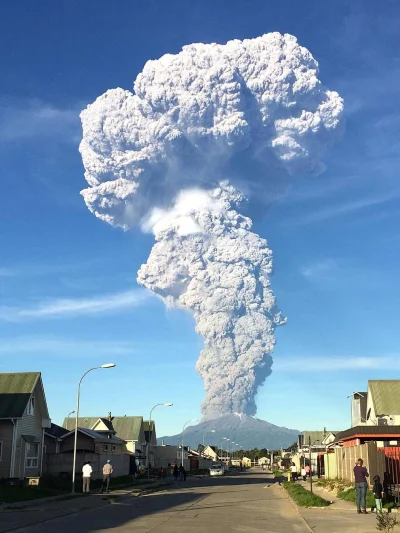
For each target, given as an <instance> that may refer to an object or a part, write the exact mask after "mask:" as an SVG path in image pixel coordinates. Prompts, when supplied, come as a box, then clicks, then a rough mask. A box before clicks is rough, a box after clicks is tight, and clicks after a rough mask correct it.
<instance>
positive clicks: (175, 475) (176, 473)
mask: <svg viewBox="0 0 400 533" xmlns="http://www.w3.org/2000/svg"><path fill="white" fill-rule="evenodd" d="M178 476H179V469H178V465H175V466H174V479H175V481H178Z"/></svg>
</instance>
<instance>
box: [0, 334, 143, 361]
mask: <svg viewBox="0 0 400 533" xmlns="http://www.w3.org/2000/svg"><path fill="white" fill-rule="evenodd" d="M133 353H135V348H134V346H133V345H132V343H130V342H128V341H121V340H118V339H116V340H112V341H111V340H101V341H99V340H98V339H93V340H88V339H79V338H76V339H74V338H63V337H35V336H34V337H30V336H28V337H12V338H3V339H2V342H1V344H0V355H9V356H10V355H13V354H18V355H35V356H45V357H48V356H54V357H74V356H77V357H81V356H82V355H84V356H85V357H90V356H92V355H93V356H102V355H104V356H106V355H131V354H133Z"/></svg>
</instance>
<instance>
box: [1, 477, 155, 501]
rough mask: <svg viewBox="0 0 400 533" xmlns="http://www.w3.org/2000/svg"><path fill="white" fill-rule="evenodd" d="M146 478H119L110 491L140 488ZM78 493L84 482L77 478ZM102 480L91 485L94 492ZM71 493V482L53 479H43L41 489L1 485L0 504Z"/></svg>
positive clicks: (146, 481)
mask: <svg viewBox="0 0 400 533" xmlns="http://www.w3.org/2000/svg"><path fill="white" fill-rule="evenodd" d="M147 483H148V480H147V479H145V478H134V477H133V476H119V477H114V478H112V479H111V483H110V490H113V489H119V488H125V487H133V486H140V485H143V484H147ZM75 487H76V491H77V492H81V490H82V480H81V478H80V476H79V477H77V480H76V485H75ZM100 487H101V479H94V480H93V481H92V482H91V484H90V489H91V490H93V491H96V490H100ZM70 492H71V480H70V479H60V478H56V477H54V478H52V477H43V478H41V480H40V485H39V487H18V486H9V485H7V484H6V483H0V504H1V503H16V502H24V501H27V500H36V499H37V498H47V497H49V496H59V495H62V494H65V495H68V494H70Z"/></svg>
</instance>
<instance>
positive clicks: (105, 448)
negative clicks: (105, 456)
mask: <svg viewBox="0 0 400 533" xmlns="http://www.w3.org/2000/svg"><path fill="white" fill-rule="evenodd" d="M104 451H105V452H107V451H108V444H104Z"/></svg>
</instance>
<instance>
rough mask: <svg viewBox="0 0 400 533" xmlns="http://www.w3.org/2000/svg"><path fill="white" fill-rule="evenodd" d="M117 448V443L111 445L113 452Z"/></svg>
mask: <svg viewBox="0 0 400 533" xmlns="http://www.w3.org/2000/svg"><path fill="white" fill-rule="evenodd" d="M116 449H117V447H116V446H115V444H113V445H112V446H111V451H112V452H115V451H116Z"/></svg>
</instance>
